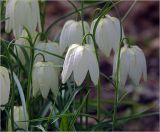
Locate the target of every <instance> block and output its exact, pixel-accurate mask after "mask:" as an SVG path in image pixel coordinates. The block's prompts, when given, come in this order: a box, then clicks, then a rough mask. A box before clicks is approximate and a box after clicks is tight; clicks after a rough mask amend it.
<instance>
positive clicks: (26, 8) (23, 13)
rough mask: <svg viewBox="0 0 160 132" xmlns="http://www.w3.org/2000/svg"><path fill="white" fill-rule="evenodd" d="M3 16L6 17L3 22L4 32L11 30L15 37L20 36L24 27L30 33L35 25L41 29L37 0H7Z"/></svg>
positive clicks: (34, 28)
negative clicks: (4, 22)
mask: <svg viewBox="0 0 160 132" xmlns="http://www.w3.org/2000/svg"><path fill="white" fill-rule="evenodd" d="M5 17H6V18H8V19H7V20H6V24H5V30H6V32H10V31H11V30H13V33H14V36H15V37H16V38H19V37H20V35H21V34H22V30H23V28H24V27H26V28H27V29H28V30H29V32H30V33H34V32H35V31H36V28H37V26H38V30H39V31H41V22H40V10H39V4H38V0H8V1H7V4H6V14H5Z"/></svg>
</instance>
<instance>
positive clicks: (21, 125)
mask: <svg viewBox="0 0 160 132" xmlns="http://www.w3.org/2000/svg"><path fill="white" fill-rule="evenodd" d="M10 114H11V113H10ZM13 115H14V123H15V124H16V125H15V127H17V128H15V129H24V130H27V128H28V122H27V120H28V115H27V117H25V114H24V109H23V107H22V106H14V114H13ZM26 118H27V119H26ZM8 130H9V131H11V130H12V127H11V120H10V119H9V120H8Z"/></svg>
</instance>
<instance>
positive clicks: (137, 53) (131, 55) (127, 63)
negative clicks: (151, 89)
mask: <svg viewBox="0 0 160 132" xmlns="http://www.w3.org/2000/svg"><path fill="white" fill-rule="evenodd" d="M117 58H118V57H117V54H116V55H115V57H114V64H113V76H114V77H115V74H116V67H117ZM128 76H129V78H130V79H131V80H132V81H133V83H134V84H135V85H138V84H139V82H140V79H141V77H142V76H143V79H144V80H145V81H146V80H147V68H146V59H145V56H144V53H143V51H142V50H141V49H140V48H139V47H138V46H131V47H130V48H129V47H128V46H127V45H126V44H125V45H124V47H123V48H122V49H121V53H120V68H119V78H120V83H121V84H122V85H125V83H126V80H127V77H128Z"/></svg>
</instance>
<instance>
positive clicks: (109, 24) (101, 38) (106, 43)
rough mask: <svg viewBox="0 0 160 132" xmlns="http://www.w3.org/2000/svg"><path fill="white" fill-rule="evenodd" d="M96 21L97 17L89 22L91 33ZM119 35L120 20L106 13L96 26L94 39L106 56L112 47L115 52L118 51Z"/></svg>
mask: <svg viewBox="0 0 160 132" xmlns="http://www.w3.org/2000/svg"><path fill="white" fill-rule="evenodd" d="M96 21H97V19H95V20H94V21H93V22H92V24H91V31H90V32H91V33H93V29H94V26H95V23H96ZM122 34H123V31H122ZM120 37H121V28H120V21H119V20H118V19H117V18H115V17H111V16H109V15H106V16H105V18H101V20H100V21H99V23H98V25H97V28H96V33H95V39H96V42H97V45H98V47H99V49H100V50H101V51H102V52H103V53H104V54H105V55H106V56H107V57H108V56H109V55H110V53H111V50H112V49H113V50H114V52H115V53H117V52H118V48H119V44H120ZM91 41H92V40H91ZM91 43H93V42H91Z"/></svg>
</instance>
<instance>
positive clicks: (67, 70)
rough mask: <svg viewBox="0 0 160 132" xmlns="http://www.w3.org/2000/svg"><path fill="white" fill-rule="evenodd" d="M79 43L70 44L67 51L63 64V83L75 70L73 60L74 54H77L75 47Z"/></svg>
mask: <svg viewBox="0 0 160 132" xmlns="http://www.w3.org/2000/svg"><path fill="white" fill-rule="evenodd" d="M77 46H78V45H76V44H73V45H72V46H70V48H69V49H68V51H67V54H66V57H65V60H64V64H63V71H62V74H61V76H62V83H65V82H66V81H67V80H68V78H69V77H70V75H71V73H72V71H73V61H74V54H75V51H74V50H75V48H76V47H77Z"/></svg>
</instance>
